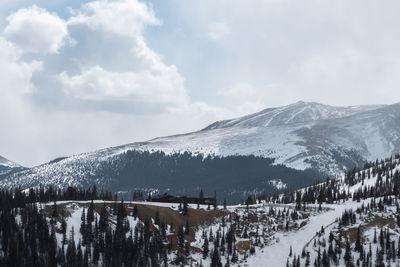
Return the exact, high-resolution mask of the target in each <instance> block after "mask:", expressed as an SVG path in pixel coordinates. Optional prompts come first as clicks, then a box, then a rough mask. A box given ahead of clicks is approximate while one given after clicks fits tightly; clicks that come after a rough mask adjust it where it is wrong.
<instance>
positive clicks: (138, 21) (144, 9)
mask: <svg viewBox="0 0 400 267" xmlns="http://www.w3.org/2000/svg"><path fill="white" fill-rule="evenodd" d="M73 15H74V16H73V17H71V18H70V20H69V21H68V23H69V24H87V25H88V26H89V27H90V28H91V29H93V30H95V29H102V30H104V31H109V32H112V33H117V34H120V35H128V36H133V37H135V36H137V35H140V34H141V33H142V29H143V27H144V26H145V25H160V24H161V22H160V20H158V19H157V18H156V17H155V15H154V12H153V10H152V9H151V8H149V7H148V6H147V5H146V4H144V3H141V2H139V1H137V0H119V1H118V0H117V1H112V2H110V1H107V0H102V1H93V2H89V3H87V4H85V5H83V7H82V8H81V9H80V10H78V11H74V12H73Z"/></svg>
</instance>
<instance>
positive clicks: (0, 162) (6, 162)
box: [0, 156, 21, 168]
mask: <svg viewBox="0 0 400 267" xmlns="http://www.w3.org/2000/svg"><path fill="white" fill-rule="evenodd" d="M0 165H2V166H7V167H11V168H15V167H21V166H20V165H18V164H16V163H15V162H12V161H10V160H8V159H6V158H4V157H2V156H0Z"/></svg>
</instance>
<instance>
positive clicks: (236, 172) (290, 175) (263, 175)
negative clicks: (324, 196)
mask: <svg viewBox="0 0 400 267" xmlns="http://www.w3.org/2000/svg"><path fill="white" fill-rule="evenodd" d="M273 162H274V160H273V159H270V158H263V157H258V156H253V155H249V156H240V155H236V156H227V157H218V156H214V157H213V156H207V157H204V156H203V155H193V154H191V153H188V152H186V153H176V154H165V153H164V152H154V153H149V152H139V151H128V152H126V153H124V154H122V155H119V156H118V159H114V160H110V161H107V162H104V163H103V164H102V167H101V173H98V174H97V175H98V176H103V177H105V178H108V177H111V178H113V181H112V183H110V185H109V187H107V189H108V190H112V191H115V192H117V191H128V192H127V193H126V194H128V195H129V196H131V194H132V192H133V191H137V190H140V189H147V190H148V191H152V192H153V193H155V195H157V194H163V193H166V192H167V193H168V194H171V195H174V196H198V194H199V192H200V190H204V192H206V193H207V194H210V193H211V194H213V193H214V192H217V195H218V199H219V200H223V199H224V198H226V199H227V201H228V202H231V203H232V202H238V201H240V200H244V199H246V198H247V197H248V195H260V194H267V195H270V194H274V193H277V192H282V191H283V189H285V190H289V189H296V188H300V187H303V186H306V185H310V184H312V183H314V182H315V181H317V180H319V179H321V178H322V176H321V174H320V173H318V172H317V171H314V170H305V171H300V170H295V169H291V168H288V167H286V166H283V165H273ZM271 181H280V182H281V183H282V184H284V185H285V187H284V188H277V187H276V186H275V185H274V183H272V182H271ZM144 191H146V190H144Z"/></svg>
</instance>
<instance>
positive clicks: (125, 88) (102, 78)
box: [59, 66, 187, 107]
mask: <svg viewBox="0 0 400 267" xmlns="http://www.w3.org/2000/svg"><path fill="white" fill-rule="evenodd" d="M59 78H60V80H61V83H62V85H63V89H64V90H65V92H66V93H67V94H69V95H72V96H73V97H76V98H79V99H83V100H93V101H110V100H124V101H131V102H132V103H142V104H151V105H155V104H157V105H165V106H167V107H168V106H176V105H182V104H185V103H186V101H187V98H186V90H185V88H184V86H183V79H182V78H181V76H180V75H179V74H178V72H177V70H176V69H175V68H174V67H173V66H172V67H165V68H164V71H157V72H154V71H151V70H143V71H141V72H110V71H106V70H104V69H103V68H102V67H100V66H95V67H93V68H90V69H87V70H84V71H83V72H82V73H80V74H78V75H74V76H69V75H68V74H66V73H62V74H61V75H60V77H59Z"/></svg>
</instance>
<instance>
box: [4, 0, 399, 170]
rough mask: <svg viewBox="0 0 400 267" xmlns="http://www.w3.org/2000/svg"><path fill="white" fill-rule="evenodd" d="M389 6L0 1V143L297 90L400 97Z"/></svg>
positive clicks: (66, 145) (173, 122) (182, 128)
mask: <svg viewBox="0 0 400 267" xmlns="http://www.w3.org/2000/svg"><path fill="white" fill-rule="evenodd" d="M399 8H400V2H399V1H395V0H393V1H389V0H388V1H368V0H367V1H365V0H355V1H348V0H337V1H328V0H303V1H289V0H253V1H239V0H229V1H228V0H201V1H194V0H185V1H181V0H170V1H165V0H154V1H151V0H148V1H145V0H141V1H138V0H99V1H87V0H81V1H77V0H52V1H47V0H46V1H45V0H36V1H35V0H2V1H1V2H0V73H1V76H0V77H1V78H0V127H1V128H0V129H1V130H0V155H2V156H4V157H6V158H8V159H10V160H13V161H15V162H17V163H19V164H21V165H24V166H35V165H38V164H41V163H44V162H47V161H50V160H52V159H54V158H56V157H61V156H68V155H73V154H78V153H82V152H88V151H93V150H96V149H100V148H105V147H109V146H116V145H121V144H126V143H131V142H136V141H145V140H149V139H152V138H154V137H158V136H165V135H171V134H177V133H185V132H190V131H195V130H199V129H201V128H203V127H205V126H207V125H208V124H210V123H212V122H214V121H216V120H221V119H228V118H233V117H236V116H242V115H245V114H250V113H253V112H257V111H260V110H262V109H264V108H267V107H276V106H281V105H287V104H290V103H293V102H296V101H299V100H304V101H315V102H320V103H324V104H329V105H336V106H348V105H363V104H391V103H396V102H400V88H399V85H400V75H399V74H400V49H399V47H400V28H399V27H398V25H400V16H398V10H400V9H399Z"/></svg>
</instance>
